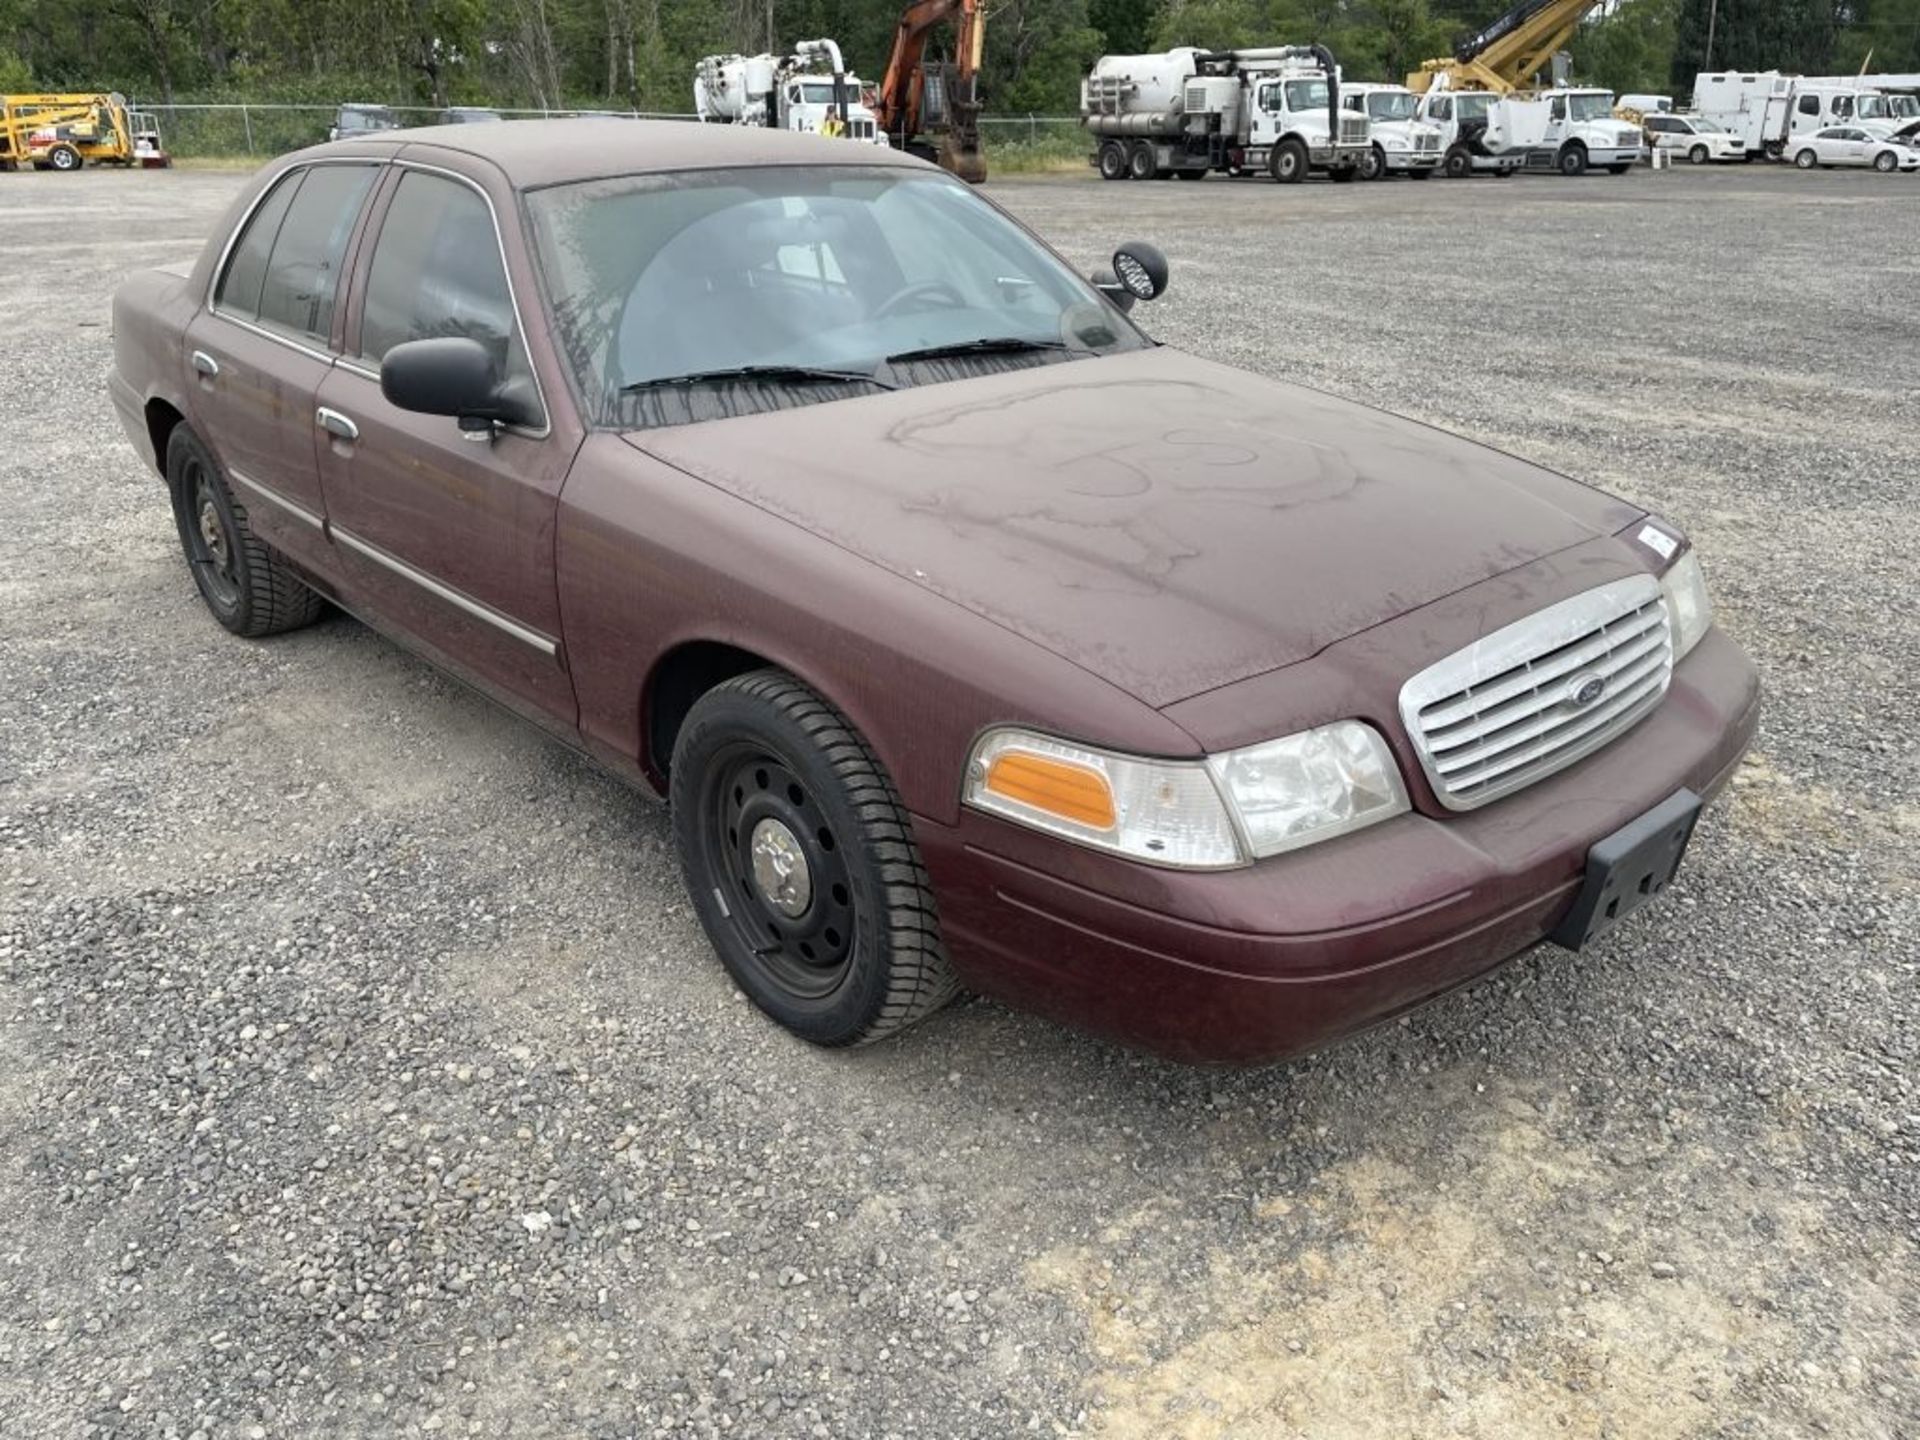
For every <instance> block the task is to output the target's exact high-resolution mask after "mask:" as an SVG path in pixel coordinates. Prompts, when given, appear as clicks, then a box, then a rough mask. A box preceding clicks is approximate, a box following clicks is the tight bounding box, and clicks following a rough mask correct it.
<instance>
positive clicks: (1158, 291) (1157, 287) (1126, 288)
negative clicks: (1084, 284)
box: [1093, 240, 1167, 311]
mask: <svg viewBox="0 0 1920 1440" xmlns="http://www.w3.org/2000/svg"><path fill="white" fill-rule="evenodd" d="M1093 283H1094V284H1095V285H1096V286H1098V287H1099V289H1100V292H1101V293H1102V294H1103V295H1105V296H1106V297H1107V298H1108V299H1109V300H1111V301H1113V303H1114V304H1115V305H1118V306H1119V307H1120V309H1121V310H1122V311H1127V310H1131V309H1132V308H1133V306H1134V302H1135V301H1137V300H1153V299H1157V298H1158V297H1159V296H1161V295H1163V294H1165V293H1166V288H1167V257H1166V256H1165V255H1162V254H1161V253H1160V250H1159V247H1158V246H1155V245H1149V244H1147V242H1146V241H1144V240H1129V241H1128V242H1127V243H1126V244H1124V245H1122V246H1121V247H1120V248H1119V249H1118V250H1116V251H1114V252H1113V269H1111V270H1102V271H1100V272H1098V273H1097V274H1095V276H1094V277H1093Z"/></svg>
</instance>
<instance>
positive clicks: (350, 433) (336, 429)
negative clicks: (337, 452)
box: [313, 405, 360, 440]
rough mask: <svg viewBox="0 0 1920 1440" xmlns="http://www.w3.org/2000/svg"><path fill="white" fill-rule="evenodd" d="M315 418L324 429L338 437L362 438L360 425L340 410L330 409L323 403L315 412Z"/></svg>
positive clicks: (342, 438) (347, 438)
mask: <svg viewBox="0 0 1920 1440" xmlns="http://www.w3.org/2000/svg"><path fill="white" fill-rule="evenodd" d="M313 418H314V419H315V420H317V421H318V422H319V424H320V428H321V429H322V430H324V431H326V432H327V433H328V434H329V435H332V436H334V437H336V438H337V439H341V440H358V439H359V438H360V427H359V426H358V425H356V424H354V423H353V421H351V420H349V419H348V418H347V417H346V416H344V415H342V414H341V413H340V412H339V411H338V410H329V409H328V408H327V407H326V406H325V405H322V406H321V407H320V408H319V409H318V410H316V411H314V412H313Z"/></svg>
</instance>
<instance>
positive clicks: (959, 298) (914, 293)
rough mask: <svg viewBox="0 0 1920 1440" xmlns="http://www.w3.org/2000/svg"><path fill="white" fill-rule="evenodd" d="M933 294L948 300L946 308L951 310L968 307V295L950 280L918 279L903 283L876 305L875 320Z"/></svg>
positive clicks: (882, 318) (884, 317)
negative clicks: (907, 283) (908, 283)
mask: <svg viewBox="0 0 1920 1440" xmlns="http://www.w3.org/2000/svg"><path fill="white" fill-rule="evenodd" d="M933 296H938V297H940V298H941V299H942V300H944V301H945V302H946V308H947V309H949V310H964V309H966V308H967V297H966V296H964V295H962V294H961V293H960V292H959V290H957V289H956V288H955V287H954V286H953V284H952V283H951V282H950V281H946V280H916V281H914V282H913V283H912V284H911V285H902V286H901V287H900V288H899V289H898V290H896V291H894V292H893V294H891V295H889V296H888V297H887V298H886V299H885V300H882V301H881V302H880V304H879V305H878V306H877V307H875V309H874V312H873V317H872V318H874V319H875V320H884V319H886V317H887V316H889V315H891V314H893V312H894V311H896V310H899V309H901V308H902V307H903V306H905V305H906V304H907V303H908V302H910V301H913V300H919V299H922V298H923V297H926V298H930V297H933Z"/></svg>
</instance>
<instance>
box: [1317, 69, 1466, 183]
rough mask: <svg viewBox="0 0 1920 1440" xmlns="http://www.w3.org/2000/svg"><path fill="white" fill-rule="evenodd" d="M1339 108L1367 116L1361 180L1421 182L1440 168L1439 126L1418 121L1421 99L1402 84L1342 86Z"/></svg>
mask: <svg viewBox="0 0 1920 1440" xmlns="http://www.w3.org/2000/svg"><path fill="white" fill-rule="evenodd" d="M1340 108H1341V109H1342V110H1351V111H1353V112H1354V113H1355V114H1358V115H1364V116H1366V117H1367V124H1368V127H1369V131H1370V137H1369V138H1370V139H1371V141H1372V145H1371V147H1370V148H1369V149H1368V151H1367V156H1366V159H1364V160H1363V161H1361V164H1360V176H1361V178H1362V179H1364V180H1383V179H1385V178H1386V177H1387V176H1388V175H1410V176H1413V177H1414V178H1415V179H1419V180H1424V179H1426V178H1427V176H1429V175H1431V174H1433V172H1434V171H1436V170H1438V169H1439V168H1440V160H1441V155H1442V146H1441V137H1440V130H1439V127H1438V126H1435V125H1429V124H1427V123H1426V122H1424V121H1422V120H1420V119H1418V118H1417V115H1416V112H1417V111H1418V110H1419V108H1420V99H1419V97H1418V96H1417V95H1415V94H1414V93H1413V92H1412V91H1411V90H1409V89H1408V88H1407V87H1406V86H1404V85H1342V86H1341V87H1340Z"/></svg>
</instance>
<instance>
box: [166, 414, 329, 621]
mask: <svg viewBox="0 0 1920 1440" xmlns="http://www.w3.org/2000/svg"><path fill="white" fill-rule="evenodd" d="M167 488H168V489H169V490H170V491H171V492H172V494H173V519H174V524H175V525H176V526H177V527H178V529H179V531H180V548H181V549H183V550H184V551H186V555H187V566H188V568H189V569H191V570H192V571H193V583H194V584H195V585H196V586H198V587H199V590H200V598H201V599H202V600H204V601H206V603H207V609H209V610H211V611H212V612H213V618H214V619H216V620H218V621H219V622H220V623H221V624H222V625H224V626H226V627H227V629H229V630H231V631H232V632H233V633H234V634H236V635H245V636H247V637H248V638H254V637H258V636H261V635H277V634H279V633H280V632H281V631H283V630H297V629H299V628H300V627H301V626H302V625H311V624H312V623H313V622H314V621H315V620H317V619H318V618H319V617H320V612H321V611H322V610H324V609H325V608H326V602H325V601H324V600H322V599H321V598H320V597H319V596H318V595H317V594H315V593H314V592H313V591H312V590H310V589H309V588H308V587H307V586H306V584H305V583H304V582H303V581H301V579H300V578H299V577H298V576H297V575H295V574H294V573H293V570H292V567H290V566H289V565H288V564H287V562H286V561H285V560H283V559H281V558H280V555H279V552H277V551H276V550H274V549H273V548H272V547H271V546H269V545H268V544H267V543H266V542H265V541H264V540H262V539H261V538H260V537H259V536H257V535H255V534H254V533H253V526H252V525H251V524H250V523H249V522H248V519H247V510H246V507H245V506H244V505H242V504H241V503H240V502H239V501H238V500H236V499H234V497H233V491H232V490H231V489H229V488H228V486H227V480H226V477H225V476H224V475H222V474H221V473H220V466H219V465H218V464H217V463H216V462H215V460H214V458H213V455H212V453H211V452H210V451H209V450H208V449H207V447H206V446H205V445H203V444H201V443H200V437H199V436H198V435H196V434H194V433H193V431H192V430H190V429H188V428H187V427H186V426H185V425H176V426H174V427H173V434H172V435H171V437H169V439H168V441H167Z"/></svg>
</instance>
